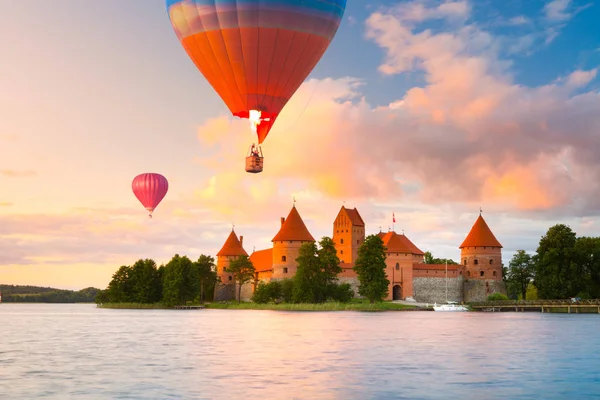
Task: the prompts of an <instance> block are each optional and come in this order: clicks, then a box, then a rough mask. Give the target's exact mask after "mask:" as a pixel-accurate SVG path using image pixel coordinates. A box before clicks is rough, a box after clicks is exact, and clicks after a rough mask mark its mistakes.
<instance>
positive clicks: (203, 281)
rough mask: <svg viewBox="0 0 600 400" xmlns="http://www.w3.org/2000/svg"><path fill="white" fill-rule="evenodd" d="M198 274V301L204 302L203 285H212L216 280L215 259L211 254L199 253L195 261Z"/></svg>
mask: <svg viewBox="0 0 600 400" xmlns="http://www.w3.org/2000/svg"><path fill="white" fill-rule="evenodd" d="M196 267H197V268H198V276H199V277H200V303H204V293H206V292H205V287H206V286H210V285H214V284H215V283H216V282H217V272H216V271H215V259H214V257H212V256H206V255H204V254H202V255H200V257H199V258H198V261H196Z"/></svg>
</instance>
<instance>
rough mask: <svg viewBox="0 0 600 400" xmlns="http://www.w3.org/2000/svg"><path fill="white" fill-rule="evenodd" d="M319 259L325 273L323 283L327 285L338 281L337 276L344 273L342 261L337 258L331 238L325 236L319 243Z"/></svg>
mask: <svg viewBox="0 0 600 400" xmlns="http://www.w3.org/2000/svg"><path fill="white" fill-rule="evenodd" d="M317 257H318V258H319V264H320V267H321V271H322V273H323V281H324V282H325V284H326V285H329V284H332V283H334V282H336V281H337V276H338V274H339V273H341V272H342V267H341V266H340V259H339V258H338V256H337V249H336V248H335V243H334V241H333V239H331V238H330V237H327V236H324V237H323V238H322V239H321V241H320V242H319V249H318V250H317Z"/></svg>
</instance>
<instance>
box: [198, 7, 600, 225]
mask: <svg viewBox="0 0 600 400" xmlns="http://www.w3.org/2000/svg"><path fill="white" fill-rule="evenodd" d="M455 3H461V5H460V7H458V6H452V7H455V8H451V9H453V10H462V11H460V12H458V11H453V12H450V11H447V10H446V11H442V10H440V6H435V5H434V6H430V7H429V6H428V4H429V3H428V2H425V1H418V2H416V3H402V4H401V5H400V6H397V7H393V8H390V9H387V10H379V11H376V12H374V13H373V14H371V16H370V17H369V18H368V20H367V21H366V28H367V29H366V35H367V38H368V39H370V40H372V41H373V42H375V43H376V44H377V45H378V46H379V47H380V48H382V49H383V50H384V52H385V57H384V60H383V63H382V64H381V66H380V67H379V70H380V71H381V72H382V73H383V74H385V75H390V76H392V75H398V74H401V73H405V72H412V71H415V70H416V71H421V72H423V73H424V77H425V84H424V85H423V86H422V87H412V88H410V89H408V90H407V91H406V92H405V93H404V94H400V95H399V97H398V99H397V101H394V102H393V103H392V104H390V106H385V107H376V106H373V105H370V104H368V103H367V101H366V100H365V99H364V97H363V95H362V92H361V90H362V87H363V85H365V82H362V81H361V80H358V79H353V78H348V77H346V78H340V79H325V80H321V81H316V80H311V81H308V82H306V83H305V84H304V85H303V86H302V88H301V89H300V90H299V91H298V93H297V94H296V95H295V96H294V98H293V99H292V101H291V102H290V103H289V105H288V106H287V107H286V109H285V110H284V112H283V113H282V115H281V116H280V119H279V120H278V122H277V125H276V127H275V128H274V130H273V131H272V133H271V135H270V136H269V137H268V138H267V140H266V142H265V145H264V146H263V150H264V151H265V154H266V159H265V171H264V172H263V173H262V174H259V175H257V176H250V175H249V174H245V173H244V172H243V155H245V153H246V151H247V148H248V146H249V144H250V142H251V140H252V136H251V134H250V132H249V128H248V127H247V123H246V122H247V121H245V120H244V121H241V120H237V119H230V118H225V117H223V118H217V119H214V120H210V121H207V122H206V123H205V124H204V125H203V126H202V127H200V129H199V140H200V141H201V142H202V143H203V144H205V143H211V144H212V145H214V148H213V149H214V151H215V153H214V157H212V158H210V159H207V160H203V161H202V165H203V166H204V167H206V168H207V169H209V170H213V171H214V176H213V177H212V178H211V180H210V181H209V182H206V183H205V186H204V187H203V189H201V190H200V191H199V193H198V201H202V202H203V204H206V205H207V206H209V207H213V208H215V209H218V210H220V211H221V212H230V213H232V215H233V214H235V213H236V212H238V213H241V211H236V210H237V209H239V207H240V206H239V202H237V201H234V200H237V198H236V197H241V198H243V199H247V202H248V205H247V207H249V209H250V210H252V211H251V212H252V213H254V212H256V215H262V212H261V209H263V208H264V207H268V205H269V204H272V203H271V200H270V199H273V198H277V196H278V195H280V194H284V196H286V198H288V199H289V196H290V194H292V193H299V192H300V191H302V192H303V193H306V194H307V196H310V197H312V198H313V199H319V198H325V199H336V200H338V201H342V200H350V199H356V200H358V201H376V202H386V201H387V202H389V199H390V198H392V199H397V201H398V202H400V201H414V202H424V203H425V204H430V205H434V204H438V205H439V204H445V203H455V204H463V205H472V206H474V205H476V204H477V205H478V204H487V205H488V208H489V207H490V206H491V207H493V208H494V209H497V210H498V209H502V210H505V211H507V212H508V211H510V212H515V213H516V212H523V213H532V212H533V213H541V214H542V215H547V216H551V215H558V214H561V213H563V214H565V213H566V214H573V213H574V214H577V215H593V214H594V213H597V212H598V211H600V184H599V182H600V152H599V151H598V149H599V145H600V144H599V141H598V138H597V132H598V130H599V129H600V119H599V115H600V95H599V94H598V93H597V92H594V91H588V92H585V87H586V85H587V84H589V83H590V82H591V81H592V80H593V79H594V78H595V76H596V75H595V74H596V72H595V70H589V71H584V70H575V71H573V72H572V73H571V74H569V75H568V76H565V77H559V79H557V80H556V81H555V82H552V83H549V84H547V85H543V86H539V87H526V86H523V85H519V84H517V83H515V82H514V80H513V78H512V73H511V69H510V67H511V63H510V61H509V60H506V59H504V58H503V57H502V54H501V51H500V50H501V49H500V47H499V46H498V41H497V40H496V38H495V37H494V36H493V35H492V34H491V33H490V32H487V31H484V30H482V29H481V28H480V27H478V26H477V25H476V24H469V23H467V22H466V21H468V18H467V17H468V14H466V11H465V10H468V9H469V8H468V4H466V2H455ZM445 4H450V2H448V3H445ZM458 15H460V16H461V18H462V19H463V23H462V24H461V25H459V26H456V25H449V26H448V27H447V28H446V29H442V30H441V31H439V32H432V31H430V30H423V31H419V30H418V29H417V28H416V26H414V24H413V22H415V21H417V22H423V21H427V20H428V19H434V18H437V19H439V18H442V19H449V20H453V21H455V20H456V17H457V16H458ZM366 84H368V83H366ZM315 87H316V88H317V94H316V95H315V96H314V97H313V98H312V100H311V102H310V104H309V107H308V108H307V109H306V111H304V112H302V110H303V107H304V106H305V103H306V101H307V98H309V97H310V94H311V93H312V92H313V90H314V88H315ZM582 91H583V92H582ZM299 116H300V117H299ZM298 117H299V118H298ZM296 120H297V123H294V121H296ZM226 121H227V123H228V125H227V127H226V128H223V124H224V123H225V122H226ZM215 127H218V128H219V130H220V131H221V132H227V134H226V135H224V134H222V135H221V136H218V135H216V133H215V131H213V128H215ZM215 138H216V139H215ZM214 140H216V142H214ZM567 165H568V167H566V166H567ZM252 188H254V192H252V190H253V189H252ZM260 194H262V195H263V198H259V196H260ZM277 201H279V200H275V202H277ZM286 201H289V200H286Z"/></svg>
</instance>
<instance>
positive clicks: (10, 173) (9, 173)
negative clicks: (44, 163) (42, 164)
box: [0, 169, 37, 178]
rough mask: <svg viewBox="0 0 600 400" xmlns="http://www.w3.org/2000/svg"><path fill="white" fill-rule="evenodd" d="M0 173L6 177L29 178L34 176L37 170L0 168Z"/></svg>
mask: <svg viewBox="0 0 600 400" xmlns="http://www.w3.org/2000/svg"><path fill="white" fill-rule="evenodd" d="M0 175H2V176H6V177H8V178H30V177H32V176H36V175H37V172H35V171H31V170H25V171H17V170H14V169H2V170H0Z"/></svg>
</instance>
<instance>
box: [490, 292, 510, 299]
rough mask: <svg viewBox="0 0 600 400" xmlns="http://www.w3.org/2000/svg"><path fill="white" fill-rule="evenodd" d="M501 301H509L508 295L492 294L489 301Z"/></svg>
mask: <svg viewBox="0 0 600 400" xmlns="http://www.w3.org/2000/svg"><path fill="white" fill-rule="evenodd" d="M500 300H508V297H506V295H503V294H502V293H497V292H496V293H492V294H490V295H489V296H488V298H487V301H500Z"/></svg>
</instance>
